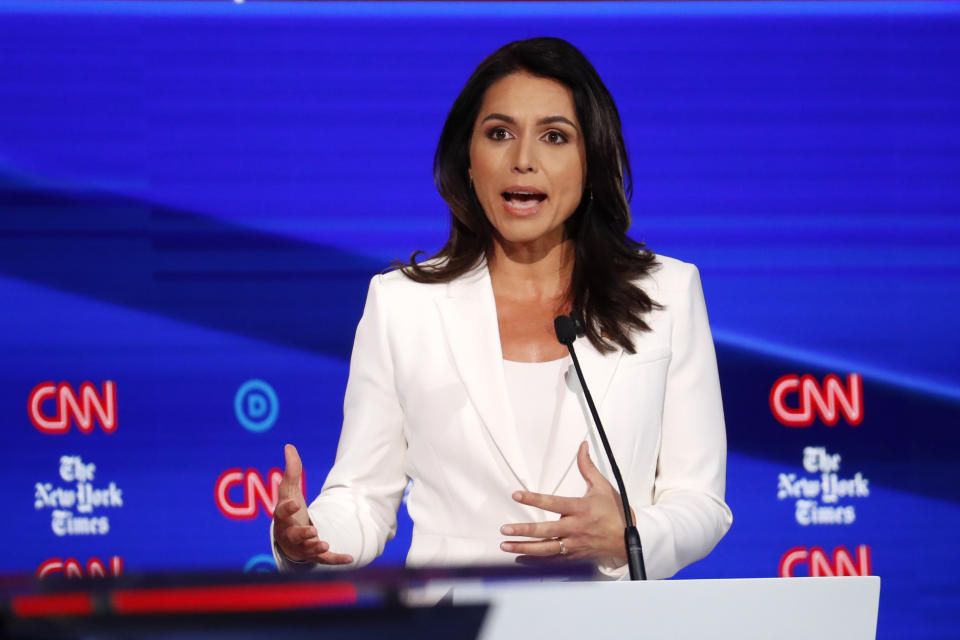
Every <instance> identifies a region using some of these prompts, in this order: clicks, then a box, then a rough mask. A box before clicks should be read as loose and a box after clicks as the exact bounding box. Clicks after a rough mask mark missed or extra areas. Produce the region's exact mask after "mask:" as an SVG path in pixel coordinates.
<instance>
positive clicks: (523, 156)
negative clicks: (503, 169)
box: [513, 137, 537, 173]
mask: <svg viewBox="0 0 960 640" xmlns="http://www.w3.org/2000/svg"><path fill="white" fill-rule="evenodd" d="M514 149H516V155H515V156H514V159H513V170H514V171H515V172H517V173H532V172H535V171H536V170H537V159H536V150H535V145H534V141H533V140H529V139H528V138H526V137H521V138H520V139H519V140H517V144H516V145H514Z"/></svg>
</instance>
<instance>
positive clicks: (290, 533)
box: [283, 526, 317, 545]
mask: <svg viewBox="0 0 960 640" xmlns="http://www.w3.org/2000/svg"><path fill="white" fill-rule="evenodd" d="M283 536H284V538H286V540H287V542H289V543H291V544H294V545H297V544H301V543H303V542H306V541H307V540H310V539H312V538H316V537H317V530H316V529H315V528H313V527H311V526H293V527H290V528H288V529H287V530H286V531H284V532H283Z"/></svg>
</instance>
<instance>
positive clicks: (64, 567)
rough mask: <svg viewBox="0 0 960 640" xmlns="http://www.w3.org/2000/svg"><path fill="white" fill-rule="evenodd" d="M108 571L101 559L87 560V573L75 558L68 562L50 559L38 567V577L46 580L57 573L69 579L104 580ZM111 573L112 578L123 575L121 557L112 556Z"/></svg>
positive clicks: (69, 559)
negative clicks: (85, 577) (87, 578)
mask: <svg viewBox="0 0 960 640" xmlns="http://www.w3.org/2000/svg"><path fill="white" fill-rule="evenodd" d="M107 571H108V568H107V566H104V564H103V562H101V561H100V558H90V559H89V560H87V567H86V572H84V568H83V566H82V565H81V564H80V563H79V562H77V560H76V559H75V558H67V559H66V560H61V559H60V558H50V559H49V560H45V561H43V562H42V563H41V564H40V566H39V567H37V577H38V578H46V577H47V576H49V575H53V574H55V573H62V574H63V575H65V576H66V577H68V578H82V577H84V576H87V577H90V578H104V577H106V575H107ZM109 572H110V575H111V576H119V575H120V574H121V573H123V558H121V557H120V556H111V557H110V561H109Z"/></svg>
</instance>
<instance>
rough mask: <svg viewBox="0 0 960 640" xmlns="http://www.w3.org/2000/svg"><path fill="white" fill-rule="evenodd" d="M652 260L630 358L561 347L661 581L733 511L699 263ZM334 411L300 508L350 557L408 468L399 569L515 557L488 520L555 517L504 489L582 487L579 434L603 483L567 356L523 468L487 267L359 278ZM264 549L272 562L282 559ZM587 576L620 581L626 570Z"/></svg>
mask: <svg viewBox="0 0 960 640" xmlns="http://www.w3.org/2000/svg"><path fill="white" fill-rule="evenodd" d="M658 261H659V262H660V267H659V268H658V269H657V270H656V271H655V272H654V273H653V274H651V275H650V276H648V277H647V278H646V279H645V280H643V281H642V282H641V286H643V287H644V289H645V290H646V291H647V293H648V294H649V295H650V296H651V297H652V298H653V299H654V300H656V301H657V302H659V303H661V304H662V305H664V309H663V310H662V311H655V312H653V313H651V314H650V315H649V316H648V317H647V322H648V324H649V325H650V326H651V327H652V329H653V330H652V331H650V332H647V333H641V334H637V335H635V336H634V340H635V347H636V353H634V354H628V353H624V352H623V351H622V350H621V349H617V350H616V351H614V352H613V353H609V354H606V355H604V354H601V353H600V352H598V351H597V350H596V349H594V348H593V347H592V346H591V345H590V343H589V342H588V341H587V340H586V338H579V339H578V340H577V341H576V343H575V348H576V350H577V356H578V358H579V359H580V363H581V366H582V368H583V373H584V376H585V378H586V381H587V386H588V387H589V388H590V391H591V393H592V395H593V398H594V401H595V402H596V404H597V408H598V410H599V413H600V417H601V419H602V420H603V424H604V427H605V428H606V430H607V435H608V437H609V439H610V443H611V446H612V447H613V450H614V453H615V455H616V457H617V462H618V463H619V465H620V469H621V472H622V474H623V478H624V482H625V483H626V485H627V491H628V493H629V497H630V501H631V506H632V507H633V508H634V510H635V511H636V514H637V528H638V530H639V532H640V538H641V540H642V543H643V555H644V561H645V564H646V570H647V575H648V577H650V578H666V577H669V576H672V575H673V574H674V573H676V572H677V571H678V570H679V569H681V568H682V567H684V566H685V565H687V564H689V563H691V562H694V561H695V560H698V559H700V558H702V557H704V556H705V555H706V554H707V553H709V552H710V550H711V549H713V547H714V546H715V545H716V544H717V542H718V541H719V540H720V538H721V537H723V535H724V534H725V533H726V531H727V529H729V527H730V524H731V521H732V515H731V513H730V509H729V508H728V507H727V505H726V504H725V503H724V500H723V495H724V482H725V477H724V476H725V467H726V434H725V431H724V423H723V407H722V404H721V400H720V385H719V381H718V377H717V365H716V357H715V354H714V348H713V341H712V339H711V336H710V328H709V326H708V324H707V312H706V307H705V305H704V300H703V293H702V291H701V287H700V277H699V273H698V272H697V269H696V267H695V266H693V265H691V264H686V263H683V262H680V261H678V260H674V259H672V258H667V257H664V256H658ZM545 410H552V408H549V409H548V408H545ZM343 414H344V420H343V430H342V432H341V434H340V443H339V445H338V447H337V456H336V461H335V463H334V466H333V468H332V469H331V470H330V474H329V475H328V476H327V479H326V482H325V483H324V485H323V489H322V491H321V493H320V495H319V496H318V497H317V498H316V499H315V500H314V501H313V503H312V504H311V505H310V507H309V515H310V518H311V520H312V521H313V523H314V525H315V526H316V528H317V529H318V531H319V535H320V539H321V540H326V541H327V542H329V543H330V549H331V550H332V551H334V552H337V553H349V554H351V555H352V556H353V558H354V561H355V565H358V566H362V565H365V564H367V563H369V562H370V561H371V560H373V559H374V558H375V557H377V556H378V555H379V554H380V553H382V552H383V548H384V545H385V544H386V542H387V541H388V540H390V539H391V538H392V537H393V535H394V534H395V532H396V527H397V521H396V514H397V509H398V507H399V505H400V500H401V498H402V496H403V493H404V488H405V487H406V485H407V482H408V479H411V480H412V481H413V482H412V488H411V490H410V493H409V496H408V499H407V510H408V512H409V514H410V517H411V518H412V520H413V539H412V543H411V545H410V550H409V553H408V554H407V564H408V565H409V566H422V565H430V564H442V565H462V564H497V563H513V562H514V559H515V557H516V554H513V553H506V552H504V551H501V550H500V547H499V544H500V542H502V541H503V540H504V539H505V537H504V536H503V535H502V534H501V533H500V531H499V529H500V526H501V525H503V524H507V523H511V522H537V521H545V520H548V519H555V518H557V517H558V516H557V515H555V514H552V513H549V512H545V511H542V510H540V509H537V508H534V507H530V506H526V505H521V504H519V503H517V502H515V501H514V500H513V499H512V498H511V494H512V493H513V492H514V491H516V490H518V489H524V490H531V491H540V492H543V493H552V494H556V495H565V496H582V495H583V494H584V493H585V491H586V484H585V482H584V480H583V478H582V476H581V475H580V472H579V469H578V468H577V464H576V453H577V448H578V446H579V444H580V442H581V441H583V440H584V439H587V440H588V441H589V443H590V455H591V457H592V458H593V460H594V462H595V463H596V464H597V466H598V467H599V468H600V470H601V471H602V472H603V473H604V475H605V476H606V477H607V478H608V479H609V480H610V482H611V484H613V486H614V487H616V484H615V483H614V480H613V476H612V474H611V473H610V468H609V464H608V463H607V461H606V459H605V456H604V454H603V448H602V445H601V444H600V440H599V437H598V436H597V435H596V430H595V428H594V427H593V424H592V420H591V417H590V412H589V409H588V408H587V405H586V402H585V400H584V398H583V395H582V390H581V389H580V385H579V382H578V380H577V377H576V372H575V371H574V370H573V367H572V365H571V367H570V369H569V371H568V372H567V392H566V394H565V395H564V397H563V398H562V400H561V406H560V419H559V422H558V424H557V427H556V432H555V437H554V438H553V439H552V440H551V442H550V444H549V445H548V450H547V451H546V452H545V461H544V464H543V473H542V477H540V478H532V477H530V473H529V471H528V465H527V462H526V460H524V459H523V456H522V454H521V449H520V444H519V439H518V436H517V424H516V421H515V419H514V416H513V410H512V405H511V402H510V399H509V396H508V392H507V387H506V381H505V377H504V371H503V357H502V351H501V346H500V334H499V329H498V325H497V311H496V306H495V302H494V296H493V288H492V286H491V283H490V274H489V271H488V270H487V267H486V264H481V265H480V266H479V267H477V268H476V269H474V270H473V271H471V272H470V273H468V274H466V275H464V276H462V277H460V278H457V279H456V280H454V281H452V282H450V283H447V284H418V283H415V282H413V281H411V280H409V279H408V278H407V277H405V276H404V275H403V274H402V273H401V272H399V271H393V272H391V273H388V274H385V275H377V276H375V277H374V278H373V280H372V281H371V283H370V290H369V293H368V295H367V301H366V306H365V307H364V311H363V317H362V318H361V319H360V323H359V325H358V326H357V334H356V340H355V342H354V347H353V355H352V357H351V360H350V376H349V380H348V382H347V390H346V396H345V398H344V406H343ZM271 538H272V531H271ZM273 546H274V555H275V557H276V560H277V564H278V566H279V567H280V568H281V569H286V568H289V567H290V565H289V563H287V562H285V561H284V559H283V558H282V557H281V556H280V555H279V554H278V553H277V549H276V546H275V545H273ZM601 571H603V572H604V573H606V574H607V575H608V576H610V577H618V578H619V577H623V576H624V574H625V573H626V568H625V566H624V567H601Z"/></svg>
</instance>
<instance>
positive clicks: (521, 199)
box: [500, 191, 547, 209]
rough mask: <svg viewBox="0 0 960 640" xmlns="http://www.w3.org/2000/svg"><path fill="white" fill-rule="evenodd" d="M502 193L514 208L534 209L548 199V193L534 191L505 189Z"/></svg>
mask: <svg viewBox="0 0 960 640" xmlns="http://www.w3.org/2000/svg"><path fill="white" fill-rule="evenodd" d="M500 195H501V196H503V199H504V200H506V201H507V203H508V204H509V205H510V206H511V207H512V208H514V209H533V208H535V207H536V206H537V205H539V204H540V203H541V202H543V201H544V200H546V199H547V194H545V193H534V192H532V191H504V192H503V193H502V194H500Z"/></svg>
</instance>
